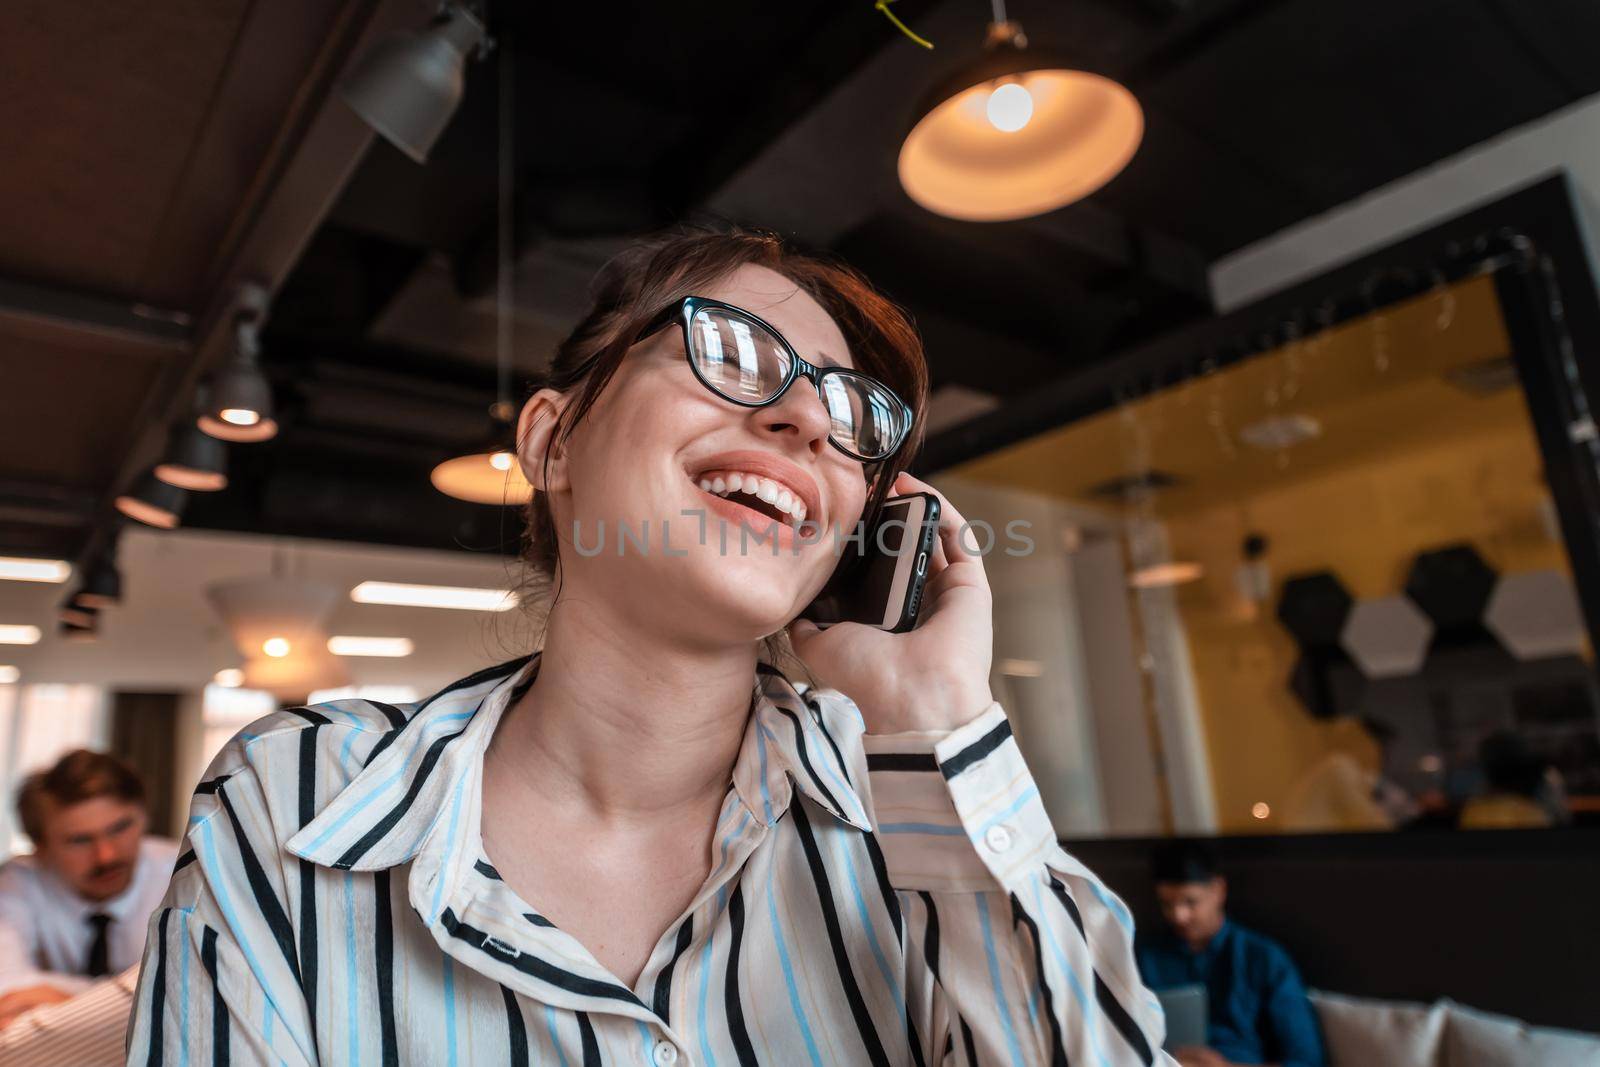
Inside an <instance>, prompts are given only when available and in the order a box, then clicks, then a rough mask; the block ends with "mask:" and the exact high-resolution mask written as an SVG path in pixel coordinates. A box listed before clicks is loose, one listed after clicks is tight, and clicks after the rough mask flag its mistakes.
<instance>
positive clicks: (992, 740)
mask: <svg viewBox="0 0 1600 1067" xmlns="http://www.w3.org/2000/svg"><path fill="white" fill-rule="evenodd" d="M1010 736H1011V721H1010V720H1009V719H1001V720H1000V723H999V725H997V726H995V727H994V729H992V730H990V731H989V732H988V733H986V734H984V735H983V736H982V737H980V738H978V739H977V740H976V741H974V742H972V744H970V745H968V746H967V747H966V748H964V749H962V750H961V751H960V752H957V753H956V754H955V755H954V756H951V757H950V758H949V759H947V760H945V761H944V762H943V763H941V764H939V771H940V773H941V774H943V775H944V776H945V779H946V780H949V779H951V778H954V777H955V776H956V775H958V774H960V773H961V772H962V771H964V770H966V769H967V768H968V767H970V766H972V765H973V764H974V763H977V762H978V761H979V760H981V759H983V757H985V756H987V755H988V754H989V753H991V752H993V751H994V750H995V749H997V748H999V747H1000V746H1001V745H1003V744H1005V740H1006V738H1008V737H1010Z"/></svg>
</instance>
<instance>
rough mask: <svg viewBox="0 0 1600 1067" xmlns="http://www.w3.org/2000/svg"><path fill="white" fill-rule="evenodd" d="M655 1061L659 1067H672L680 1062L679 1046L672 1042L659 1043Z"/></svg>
mask: <svg viewBox="0 0 1600 1067" xmlns="http://www.w3.org/2000/svg"><path fill="white" fill-rule="evenodd" d="M655 1061H656V1063H657V1064H658V1065H659V1067H670V1065H671V1064H674V1063H677V1062H678V1046H677V1045H674V1044H673V1043H672V1042H670V1041H658V1042H656V1047H655Z"/></svg>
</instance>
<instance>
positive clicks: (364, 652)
mask: <svg viewBox="0 0 1600 1067" xmlns="http://www.w3.org/2000/svg"><path fill="white" fill-rule="evenodd" d="M413 648H414V646H413V645H412V644H411V638H409V637H352V636H350V635H348V634H341V635H338V636H335V637H330V638H328V651H329V652H332V653H333V654H334V655H335V656H386V657H390V658H396V659H398V658H399V657H401V656H409V655H411V652H412V649H413Z"/></svg>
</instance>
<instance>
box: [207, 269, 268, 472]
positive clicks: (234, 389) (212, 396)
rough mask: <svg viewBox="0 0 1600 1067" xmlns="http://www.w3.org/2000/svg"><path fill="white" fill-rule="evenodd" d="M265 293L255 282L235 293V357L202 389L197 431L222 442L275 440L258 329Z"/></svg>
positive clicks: (231, 357)
mask: <svg viewBox="0 0 1600 1067" xmlns="http://www.w3.org/2000/svg"><path fill="white" fill-rule="evenodd" d="M266 317H267V291H266V290H265V289H263V288H262V287H261V286H259V285H257V284H255V283H247V284H245V285H243V286H241V287H240V288H239V293H238V296H237V298H236V299H235V302H234V309H233V353H232V355H231V356H230V357H229V359H228V362H227V363H226V364H225V365H224V366H223V367H222V369H221V370H219V371H217V373H216V374H214V375H212V377H211V378H210V379H209V380H208V381H207V382H206V384H205V396H206V400H205V403H204V405H203V406H202V408H201V411H200V415H199V418H197V419H196V420H195V421H196V423H197V424H198V425H199V427H200V429H202V430H204V431H205V432H206V433H208V434H210V435H211V436H212V437H215V438H218V439H220V440H223V441H236V442H239V443H241V444H248V443H250V442H253V441H268V440H271V439H272V438H273V437H275V436H277V433H278V424H277V422H276V421H275V420H274V419H273V417H272V385H271V384H270V383H269V382H268V381H267V379H266V375H264V374H262V373H261V325H262V323H263V322H264V321H265V320H266Z"/></svg>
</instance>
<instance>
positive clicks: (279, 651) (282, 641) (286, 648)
mask: <svg viewBox="0 0 1600 1067" xmlns="http://www.w3.org/2000/svg"><path fill="white" fill-rule="evenodd" d="M261 651H262V652H265V653H266V654H267V655H269V656H271V657H272V658H273V659H282V658H283V657H285V656H287V655H288V654H289V653H290V652H292V651H294V649H293V647H292V646H291V645H290V644H289V639H288V638H287V637H269V638H267V639H266V640H265V641H263V642H261Z"/></svg>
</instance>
